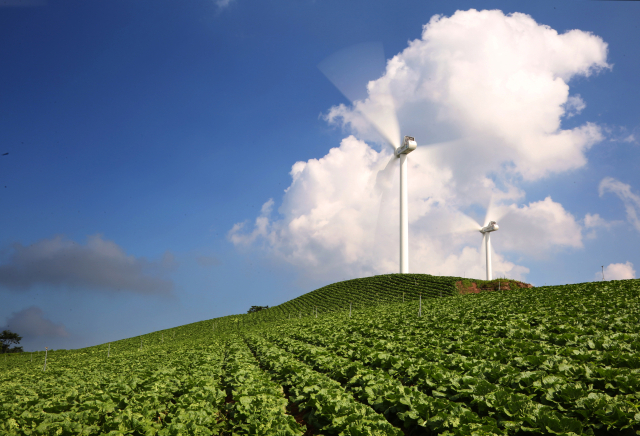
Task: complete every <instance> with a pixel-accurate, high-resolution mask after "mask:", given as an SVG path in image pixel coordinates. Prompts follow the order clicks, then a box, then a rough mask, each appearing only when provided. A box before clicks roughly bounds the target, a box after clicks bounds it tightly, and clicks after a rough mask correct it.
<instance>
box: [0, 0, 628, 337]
mask: <svg viewBox="0 0 640 436" xmlns="http://www.w3.org/2000/svg"><path fill="white" fill-rule="evenodd" d="M9 4H11V5H13V6H5V7H1V8H0V41H2V44H0V56H1V59H2V61H3V62H2V67H1V68H0V79H1V82H0V83H2V94H1V95H2V97H1V98H0V128H1V130H2V139H1V143H0V154H4V153H8V154H7V155H4V156H0V207H1V210H2V213H1V214H0V228H2V232H0V296H1V298H2V301H3V304H2V305H0V324H1V325H4V326H8V327H9V328H12V329H13V330H15V331H18V332H19V333H21V334H22V335H23V336H24V340H23V344H24V345H25V349H27V350H34V349H40V348H43V347H44V346H49V347H53V348H75V347H81V346H87V345H92V344H96V343H102V342H106V341H109V340H117V339H120V338H123V337H130V336H135V335H138V334H143V333H146V332H150V331H155V330H158V329H162V328H168V327H172V326H176V325H182V324H185V323H189V322H195V321H199V320H202V319H208V318H213V317H217V316H223V315H227V314H232V313H242V312H245V311H246V310H247V309H248V308H249V307H250V306H251V305H275V304H279V303H281V302H284V301H286V300H288V299H290V298H294V297H296V296H298V295H300V294H302V293H305V292H308V291H311V290H313V289H316V288H317V287H320V286H322V285H325V284H328V283H331V282H334V281H338V280H343V279H348V278H353V277H360V276H367V275H371V274H379V273H387V272H395V271H396V269H397V250H398V249H397V195H396V194H397V172H395V173H394V172H393V171H394V170H395V169H394V168H391V169H390V170H389V171H390V172H389V171H387V172H385V171H383V168H384V167H385V165H386V163H387V161H388V160H389V157H390V151H389V150H390V149H389V147H388V146H387V145H385V142H384V141H383V140H381V138H380V136H379V135H378V134H377V133H375V129H372V128H371V124H372V122H371V120H372V119H373V124H376V123H378V124H379V123H382V124H383V125H376V126H375V127H376V128H377V129H378V130H380V129H382V130H385V129H387V128H388V127H389V125H387V123H388V122H389V120H390V119H391V118H389V117H387V115H388V114H389V113H391V115H394V114H397V118H398V123H399V128H400V133H401V134H414V136H416V139H417V140H418V143H419V144H420V145H421V147H420V148H422V149H423V150H424V151H420V153H421V154H420V153H418V152H416V154H415V157H414V155H410V157H409V158H410V160H411V159H413V160H411V165H412V166H410V168H409V170H410V172H409V183H410V213H411V214H412V215H411V224H410V232H411V233H410V236H411V238H412V241H411V245H410V259H411V260H410V262H411V263H410V269H411V271H412V272H420V273H430V274H451V275H454V274H455V275H460V276H461V275H466V276H472V277H478V278H482V277H483V271H484V264H483V263H482V259H483V257H482V253H481V250H480V235H479V234H477V233H475V232H466V231H465V230H468V229H467V228H466V227H465V225H466V224H464V223H467V222H470V220H469V219H468V218H465V216H470V217H471V218H472V219H473V220H475V221H482V220H483V219H484V216H485V210H486V208H487V206H488V205H489V202H490V201H492V202H493V203H492V204H493V205H494V206H492V207H493V209H492V210H495V211H498V212H495V216H496V217H497V216H500V218H501V220H498V221H499V223H500V224H501V229H500V231H498V232H497V233H496V234H494V236H493V237H492V242H493V245H494V249H495V252H494V273H495V274H496V275H506V276H509V277H516V278H520V279H523V280H525V281H527V282H530V283H533V284H536V285H543V284H545V283H546V284H563V283H575V282H585V281H592V280H595V279H596V274H597V273H598V272H599V271H600V270H601V266H604V267H605V268H607V270H606V275H607V278H631V277H635V276H636V270H638V268H640V256H639V254H638V249H637V247H638V243H639V242H640V222H639V221H638V215H639V214H640V178H639V177H638V174H639V173H640V168H639V162H640V159H639V158H640V87H639V86H638V84H637V76H638V71H640V57H639V56H638V51H637V47H636V45H637V44H636V43H635V42H636V41H638V40H640V28H639V25H638V22H640V4H638V3H637V2H579V1H570V2H535V4H528V3H515V2H455V1H454V2H377V3H375V4H372V3H371V2H364V1H351V2H338V1H324V2H314V1H278V2H275V1H267V2H248V1H246V0H232V1H230V2H228V3H227V2H217V3H216V2H215V1H200V2H187V3H185V2H168V1H154V2H150V1H138V2H124V1H114V2H79V1H78V2H73V1H71V2H53V1H49V2H21V1H18V0H16V1H13V2H9ZM470 9H476V10H477V11H478V12H476V11H470ZM491 10H493V11H494V12H491V13H489V11H491ZM456 11H459V12H457V13H456ZM479 11H483V12H479ZM513 13H516V14H514V15H511V14H513ZM518 13H519V14H518ZM435 15H440V18H435V19H434V18H433V17H434V16H435ZM428 23H429V25H428V26H427V27H424V26H425V25H427V24H428ZM544 26H548V27H544ZM573 29H577V32H576V31H574V33H571V34H570V36H566V34H565V32H567V31H571V30H573ZM554 31H555V33H554ZM423 32H424V34H423ZM563 35H565V36H563ZM409 41H413V42H412V43H411V44H409ZM364 43H367V44H365V45H363V44H364ZM483 44H484V45H483ZM487 47H490V49H487ZM371 48H374V49H373V50H371ZM378 49H380V50H382V53H383V54H384V55H383V56H379V57H377V58H376V56H375V53H377V52H376V50H378ZM341 50H343V52H342V53H343V54H344V53H345V52H344V50H346V51H347V52H346V53H347V56H346V58H347V59H349V58H351V59H362V65H363V67H362V70H361V71H354V70H353V69H352V66H349V65H347V64H348V62H346V61H345V60H344V59H345V57H344V56H343V58H342V60H340V56H339V55H336V53H339V52H340V51H341ZM394 57H395V58H394ZM392 58H394V59H395V60H396V61H397V62H398V63H397V64H390V65H391V67H387V68H386V69H385V62H386V61H387V60H390V59H392ZM326 59H328V61H327V62H333V64H331V65H332V68H334V70H335V71H336V74H337V75H338V76H340V77H343V78H346V79H349V80H351V83H352V84H351V85H350V89H348V90H345V89H342V91H343V92H344V93H345V94H347V95H350V96H351V98H354V97H353V96H354V95H355V96H356V98H360V99H362V101H361V102H360V103H356V104H359V105H360V106H358V107H359V108H360V109H361V110H360V111H357V110H355V109H354V107H355V106H354V104H353V103H354V102H353V101H350V100H349V99H348V98H346V97H345V95H344V94H343V92H341V90H339V89H338V87H336V86H334V84H333V83H332V81H331V80H329V79H328V78H327V76H325V75H324V74H323V73H322V71H321V70H320V69H319V68H318V65H319V64H320V63H321V62H323V61H324V60H326ZM336 59H338V61H336ZM394 65H395V66H394ZM398 66H400V67H398ZM396 67H398V68H397V69H393V68H396ZM334 81H335V80H334ZM367 81H375V82H372V83H373V85H374V87H373V88H371V90H370V91H369V93H368V92H367V87H366V86H367ZM338 85H340V84H339V83H338ZM538 89H539V91H538ZM504 90H506V91H504ZM503 91H504V92H503ZM388 96H392V97H393V101H394V102H395V106H394V109H393V110H392V111H391V112H388V109H389V108H388V107H387V108H386V109H384V110H383V112H384V111H387V112H384V114H387V115H385V116H384V117H383V118H384V119H381V118H376V116H373V117H372V116H364V117H363V116H362V114H363V113H365V114H366V113H367V111H371V110H374V111H375V108H376V107H384V104H385V103H384V102H385V101H386V100H385V98H386V97H388ZM339 105H343V106H339ZM376 105H382V106H376ZM372 108H374V109H372ZM505 108H507V109H505ZM394 111H396V112H394ZM370 113H371V112H370ZM380 120H382V121H380ZM389 128H391V131H394V130H393V128H392V127H389ZM433 143H438V144H439V145H438V146H436V147H428V145H430V144H433ZM378 175H381V176H382V175H385V176H389V177H388V183H386V184H383V185H376V183H375V181H376V178H378ZM378 180H381V179H380V178H378ZM385 180H386V179H385ZM285 190H286V192H285ZM394 214H395V215H394ZM493 219H495V218H493ZM394 226H395V227H394ZM394 250H395V251H394Z"/></svg>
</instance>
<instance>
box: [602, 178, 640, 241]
mask: <svg viewBox="0 0 640 436" xmlns="http://www.w3.org/2000/svg"><path fill="white" fill-rule="evenodd" d="M598 191H599V193H600V197H602V196H603V195H604V194H605V193H607V192H612V193H614V194H616V195H617V196H618V198H620V200H622V202H623V203H624V208H625V211H626V213H627V221H629V223H630V224H631V225H633V226H634V227H635V228H636V230H638V231H639V232H640V218H638V211H640V196H639V195H638V194H634V193H633V192H631V186H630V185H627V184H626V183H622V182H621V181H620V180H617V179H614V178H613V177H605V178H604V179H602V181H601V182H600V186H599V187H598Z"/></svg>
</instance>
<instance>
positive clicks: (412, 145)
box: [395, 136, 418, 157]
mask: <svg viewBox="0 0 640 436" xmlns="http://www.w3.org/2000/svg"><path fill="white" fill-rule="evenodd" d="M416 148H418V144H417V143H416V140H415V139H414V137H413V136H405V137H404V141H403V142H402V146H401V147H398V148H397V149H396V151H395V155H396V157H400V155H401V154H409V153H411V152H412V151H413V150H415V149H416Z"/></svg>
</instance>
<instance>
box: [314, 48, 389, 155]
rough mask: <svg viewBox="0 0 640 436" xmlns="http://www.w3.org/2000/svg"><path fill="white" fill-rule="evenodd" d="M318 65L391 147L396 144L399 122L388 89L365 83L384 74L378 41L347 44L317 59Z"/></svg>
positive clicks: (383, 59) (383, 60) (381, 52)
mask: <svg viewBox="0 0 640 436" xmlns="http://www.w3.org/2000/svg"><path fill="white" fill-rule="evenodd" d="M318 68H319V69H320V71H322V73H323V74H324V75H325V76H326V77H327V79H329V81H330V82H331V83H333V84H334V86H335V87H336V88H338V90H339V91H340V92H342V94H343V95H344V96H345V97H347V99H349V101H350V102H351V103H352V104H353V108H354V109H355V110H356V111H358V112H359V113H360V114H361V115H362V116H363V117H364V118H365V119H366V120H367V122H368V123H369V124H370V125H371V126H372V127H373V128H374V129H375V130H376V132H378V134H379V135H380V136H382V138H383V139H384V140H385V141H386V142H387V143H388V144H389V145H391V146H392V147H393V148H394V149H397V148H398V147H399V146H400V126H399V124H398V117H397V115H396V111H395V104H394V101H393V97H392V95H391V93H390V92H389V90H388V89H383V86H384V85H382V84H380V83H377V86H376V87H375V88H371V89H369V88H368V85H367V84H368V83H369V82H370V81H371V80H375V79H378V78H379V77H381V76H382V75H383V74H384V71H385V68H386V59H385V57H384V50H383V49H382V44H380V43H364V44H356V45H353V46H351V47H347V48H345V49H343V50H340V51H338V52H336V53H334V54H333V55H331V56H329V57H328V58H326V59H325V60H323V61H322V62H320V63H319V64H318ZM369 91H372V93H370V92H369Z"/></svg>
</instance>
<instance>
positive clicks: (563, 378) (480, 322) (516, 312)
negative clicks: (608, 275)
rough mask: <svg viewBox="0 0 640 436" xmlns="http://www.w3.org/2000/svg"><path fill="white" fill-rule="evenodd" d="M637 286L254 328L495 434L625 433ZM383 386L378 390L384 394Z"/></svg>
mask: <svg viewBox="0 0 640 436" xmlns="http://www.w3.org/2000/svg"><path fill="white" fill-rule="evenodd" d="M639 294H640V293H639V286H638V281H624V282H609V283H607V284H582V285H570V286H564V287H553V288H546V289H532V290H519V291H513V292H501V293H487V294H481V295H477V296H465V297H459V298H455V299H447V300H446V301H445V300H431V301H429V302H425V304H424V305H423V316H422V317H421V318H417V317H416V316H415V311H414V309H415V308H414V307H413V306H414V304H413V303H412V304H406V305H395V306H387V307H379V308H372V309H371V310H369V311H366V312H361V313H358V314H354V316H353V318H351V319H349V318H345V317H322V318H320V319H318V320H313V321H312V322H309V321H303V322H298V325H296V326H295V327H293V326H281V327H275V328H274V329H272V330H271V331H270V332H267V333H266V337H267V338H268V339H269V340H271V341H273V342H274V343H275V344H277V345H279V346H282V347H283V348H285V349H287V350H289V351H292V352H294V353H295V354H296V355H298V357H299V358H301V359H303V360H304V361H306V362H308V363H310V364H312V365H314V367H316V368H317V369H319V370H324V371H326V372H328V373H332V374H334V375H336V377H338V378H339V379H341V380H342V381H343V382H344V383H353V381H352V380H351V381H349V380H350V379H348V376H349V375H351V376H352V375H353V370H352V373H349V370H348V369H347V368H354V367H353V365H356V367H358V368H359V367H361V366H362V367H366V368H369V369H370V370H376V371H381V372H383V373H386V374H387V375H388V376H390V377H392V378H393V379H394V380H395V381H396V383H400V384H401V385H402V386H405V387H411V388H412V389H415V390H417V391H418V392H420V393H422V394H425V395H427V396H428V397H429V398H437V399H444V400H447V401H451V402H453V403H455V404H456V405H458V406H460V407H465V408H467V409H468V410H469V411H471V412H472V413H475V414H476V415H477V416H478V417H490V418H492V419H495V421H496V425H497V427H498V429H499V430H500V431H507V432H508V433H514V434H515V433H517V432H522V431H535V432H539V433H543V434H544V433H548V432H560V433H563V432H573V433H576V434H590V433H591V432H595V433H596V434H597V433H598V432H603V431H604V432H611V431H613V432H615V433H616V434H625V433H626V432H628V433H629V434H635V432H636V431H639V430H640V413H639V410H638V409H639V407H638V406H639V399H640V395H639V394H638V392H640V372H639V370H638V368H639V365H638V358H639V355H638V352H637V347H638V345H637V330H638V321H639V320H640V319H638V318H640V315H639V313H640V312H639V311H638V309H639V307H638V301H640V298H639V297H640V295H639ZM326 362H330V363H329V364H327V363H326ZM349 362H352V363H349ZM350 365H351V366H350ZM340 374H342V375H340ZM376 383H377V382H376ZM385 383H387V384H388V382H385ZM387 384H384V383H383V384H381V385H380V386H385V387H384V388H380V389H379V391H380V393H381V394H380V395H382V394H384V393H385V392H393V390H392V389H390V388H389V387H388V386H387ZM376 386H378V385H376ZM376 395H377V394H376ZM375 401H381V403H380V405H379V407H380V408H381V409H380V410H396V411H397V410H398V406H397V405H395V404H394V403H393V402H391V403H388V402H387V403H385V402H384V401H383V400H381V399H380V398H378V399H377V400H375ZM406 401H407V400H406V399H405V402H406ZM420 403H421V404H422V403H423V400H420ZM384 413H389V412H384ZM458 415H460V413H458ZM469 416H471V415H469ZM422 418H423V419H424V424H423V425H424V426H428V425H430V424H429V422H431V421H430V420H431V418H430V417H429V416H428V415H426V416H423V417H422ZM470 422H474V423H476V421H470ZM404 425H407V424H406V422H405V423H404ZM415 425H417V424H415V423H409V426H410V427H411V426H415ZM432 430H434V429H432ZM437 431H440V430H437Z"/></svg>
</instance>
